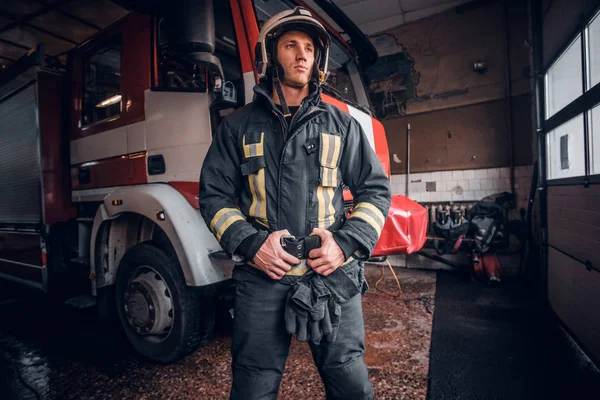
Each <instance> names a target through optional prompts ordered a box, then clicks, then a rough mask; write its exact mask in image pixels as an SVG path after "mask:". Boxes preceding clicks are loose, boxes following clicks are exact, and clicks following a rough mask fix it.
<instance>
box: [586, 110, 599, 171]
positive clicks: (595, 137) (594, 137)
mask: <svg viewBox="0 0 600 400" xmlns="http://www.w3.org/2000/svg"><path fill="white" fill-rule="evenodd" d="M588 124H589V127H590V170H591V174H600V105H599V106H596V107H595V108H593V109H592V110H591V111H589V119H588Z"/></svg>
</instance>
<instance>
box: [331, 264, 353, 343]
mask: <svg viewBox="0 0 600 400" xmlns="http://www.w3.org/2000/svg"><path fill="white" fill-rule="evenodd" d="M355 268H356V270H355ZM360 268H361V267H360V265H359V264H358V263H357V264H356V265H355V266H351V267H350V268H348V270H346V269H345V268H343V267H340V268H338V269H336V270H335V271H334V272H333V273H331V274H330V275H329V276H326V277H322V281H323V284H324V285H325V287H326V288H327V289H328V290H329V293H330V294H331V297H330V299H329V301H328V302H327V306H328V309H329V317H330V320H331V328H332V329H331V333H330V334H328V335H325V340H327V341H328V342H333V341H334V340H335V339H336V338H337V333H338V329H339V325H340V319H341V317H342V304H343V303H345V302H347V301H348V300H350V299H351V298H353V297H354V296H356V295H357V294H359V293H360V292H361V289H360V288H359V286H358V282H357V280H358V278H359V275H360ZM349 274H350V275H352V277H350V276H349Z"/></svg>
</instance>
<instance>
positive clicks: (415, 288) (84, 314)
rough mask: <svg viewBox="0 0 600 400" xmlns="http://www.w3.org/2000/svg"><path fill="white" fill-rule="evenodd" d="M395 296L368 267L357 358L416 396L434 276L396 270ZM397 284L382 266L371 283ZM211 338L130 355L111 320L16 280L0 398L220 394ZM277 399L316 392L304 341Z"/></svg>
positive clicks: (222, 340) (219, 350) (8, 298)
mask: <svg viewBox="0 0 600 400" xmlns="http://www.w3.org/2000/svg"><path fill="white" fill-rule="evenodd" d="M396 271H398V273H399V277H400V280H401V283H402V295H401V296H400V297H398V298H394V297H391V296H389V295H386V294H384V293H382V292H380V291H378V290H376V289H375V288H374V284H375V282H376V281H377V279H378V278H379V274H380V267H378V266H377V267H376V266H370V267H369V268H368V269H367V278H368V281H369V283H370V284H371V290H370V291H369V293H367V295H365V296H364V297H363V307H364V315H365V328H366V337H367V339H366V341H367V352H366V356H365V359H366V362H367V365H368V367H369V371H370V377H371V381H372V382H373V385H374V387H375V392H376V394H377V396H376V398H377V399H394V398H402V399H424V398H425V396H426V390H427V375H428V368H429V348H430V340H431V322H432V317H433V314H432V313H433V307H434V304H433V299H434V293H435V273H433V272H423V271H414V270H412V271H411V270H396ZM379 287H380V288H382V289H383V290H386V291H388V292H394V291H397V290H398V289H397V287H396V282H395V280H394V279H393V277H392V276H391V274H390V272H389V270H387V271H386V276H385V278H384V280H383V281H382V282H381V283H380V285H379ZM223 326H224V325H221V327H222V329H220V330H219V331H218V332H217V334H216V336H215V338H214V339H213V340H211V342H210V343H209V344H208V345H206V346H205V347H203V348H201V349H199V350H198V351H196V352H194V353H193V354H191V355H190V356H188V357H186V358H185V359H184V360H182V361H180V362H178V363H175V364H172V365H168V366H164V365H158V364H156V363H153V362H149V361H147V360H145V359H143V358H141V357H140V356H138V355H137V354H136V353H135V352H134V351H133V350H132V349H131V348H130V347H129V345H128V343H127V341H126V339H125V337H124V336H123V334H122V332H121V331H120V329H119V327H118V326H115V325H111V324H106V323H103V322H101V321H99V320H98V318H96V316H95V314H94V312H93V311H92V310H83V311H81V310H75V309H71V308H69V307H67V306H64V305H62V304H59V303H57V302H53V301H52V300H51V299H49V298H48V297H47V296H44V295H42V294H40V293H37V292H35V291H31V290H28V289H25V288H22V287H19V286H13V285H9V286H8V287H6V286H4V287H0V399H2V400H10V399H61V400H62V399H109V398H114V399H167V398H176V399H227V398H228V393H229V386H230V384H231V376H230V369H229V364H230V362H231V358H230V355H229V347H230V343H231V340H230V337H229V335H228V334H227V329H225V328H223ZM280 398H281V399H283V400H285V399H307V398H316V399H320V398H324V391H323V387H322V384H321V381H320V379H319V376H318V373H317V371H316V368H314V365H313V363H312V359H311V356H310V351H309V349H308V346H307V345H306V344H304V343H298V342H294V344H293V345H292V348H291V351H290V357H289V359H288V362H287V364H286V373H285V375H284V379H283V381H282V385H281V392H280Z"/></svg>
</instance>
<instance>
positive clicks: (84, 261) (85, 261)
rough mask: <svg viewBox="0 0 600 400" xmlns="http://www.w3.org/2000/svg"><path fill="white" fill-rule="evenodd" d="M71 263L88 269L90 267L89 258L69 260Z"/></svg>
mask: <svg viewBox="0 0 600 400" xmlns="http://www.w3.org/2000/svg"><path fill="white" fill-rule="evenodd" d="M71 262H72V263H73V264H79V265H86V266H88V267H89V266H90V258H89V257H77V258H71Z"/></svg>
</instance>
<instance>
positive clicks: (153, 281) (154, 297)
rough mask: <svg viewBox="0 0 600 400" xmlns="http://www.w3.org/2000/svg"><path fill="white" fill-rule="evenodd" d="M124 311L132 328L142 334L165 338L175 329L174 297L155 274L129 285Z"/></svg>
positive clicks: (148, 274) (145, 274)
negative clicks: (173, 326)
mask: <svg viewBox="0 0 600 400" xmlns="http://www.w3.org/2000/svg"><path fill="white" fill-rule="evenodd" d="M123 308H124V311H125V316H126V317H127V321H128V322H129V325H131V327H132V328H133V329H134V330H135V331H136V332H137V333H138V334H140V335H164V334H166V333H168V331H169V329H170V328H171V324H172V322H173V311H172V310H173V302H172V300H171V294H170V292H169V289H168V287H167V285H166V284H165V282H164V280H163V279H162V277H161V276H160V275H159V274H158V273H156V272H155V271H146V272H143V273H141V274H139V275H138V276H137V277H136V278H135V279H134V280H132V281H131V282H130V283H129V286H128V287H127V290H126V291H125V293H124V305H123Z"/></svg>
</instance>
